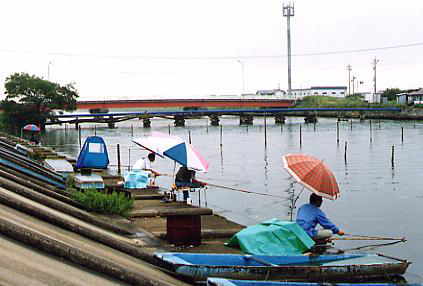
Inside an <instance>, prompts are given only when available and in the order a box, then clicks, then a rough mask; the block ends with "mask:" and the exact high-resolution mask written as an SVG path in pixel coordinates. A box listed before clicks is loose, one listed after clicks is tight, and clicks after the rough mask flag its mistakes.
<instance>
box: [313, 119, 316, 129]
mask: <svg viewBox="0 0 423 286" xmlns="http://www.w3.org/2000/svg"><path fill="white" fill-rule="evenodd" d="M313 131H314V132H316V121H314V122H313Z"/></svg>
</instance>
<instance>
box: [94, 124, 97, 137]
mask: <svg viewBox="0 0 423 286" xmlns="http://www.w3.org/2000/svg"><path fill="white" fill-rule="evenodd" d="M94 136H97V125H95V124H94Z"/></svg>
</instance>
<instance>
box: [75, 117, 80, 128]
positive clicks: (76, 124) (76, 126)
mask: <svg viewBox="0 0 423 286" xmlns="http://www.w3.org/2000/svg"><path fill="white" fill-rule="evenodd" d="M78 128H79V122H78V119H77V120H76V121H75V129H76V130H78Z"/></svg>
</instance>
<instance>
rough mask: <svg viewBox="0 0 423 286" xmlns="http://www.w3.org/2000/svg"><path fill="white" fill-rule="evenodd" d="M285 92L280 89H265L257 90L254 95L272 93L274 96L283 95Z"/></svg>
mask: <svg viewBox="0 0 423 286" xmlns="http://www.w3.org/2000/svg"><path fill="white" fill-rule="evenodd" d="M285 94H286V92H285V91H284V90H280V89H266V90H257V92H256V95H274V96H285Z"/></svg>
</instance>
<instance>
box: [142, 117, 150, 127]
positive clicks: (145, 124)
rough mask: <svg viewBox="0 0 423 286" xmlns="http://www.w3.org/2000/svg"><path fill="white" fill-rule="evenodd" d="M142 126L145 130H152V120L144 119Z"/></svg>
mask: <svg viewBox="0 0 423 286" xmlns="http://www.w3.org/2000/svg"><path fill="white" fill-rule="evenodd" d="M142 126H143V127H144V128H150V127H151V119H150V118H144V119H143V120H142Z"/></svg>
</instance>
